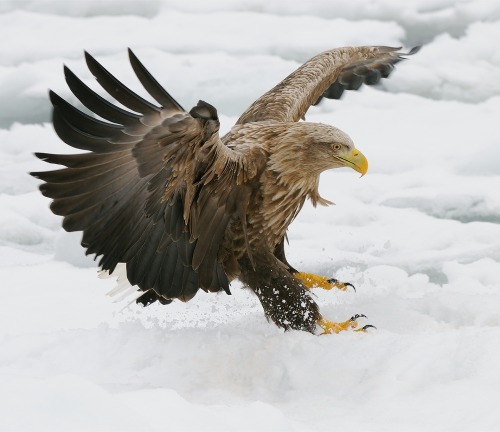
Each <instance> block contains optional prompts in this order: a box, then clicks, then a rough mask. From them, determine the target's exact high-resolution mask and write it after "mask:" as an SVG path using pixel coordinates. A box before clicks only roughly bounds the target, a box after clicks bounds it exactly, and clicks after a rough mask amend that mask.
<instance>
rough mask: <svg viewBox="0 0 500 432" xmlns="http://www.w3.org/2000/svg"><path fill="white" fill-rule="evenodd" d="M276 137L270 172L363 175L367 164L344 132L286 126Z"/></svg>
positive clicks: (313, 125)
mask: <svg viewBox="0 0 500 432" xmlns="http://www.w3.org/2000/svg"><path fill="white" fill-rule="evenodd" d="M286 126H287V127H286V128H283V131H282V132H281V133H280V134H279V135H278V136H277V137H276V140H275V141H274V144H273V145H271V146H270V147H271V148H272V150H273V153H274V154H273V156H272V157H271V160H272V166H273V168H274V169H275V170H276V171H278V172H280V173H281V174H285V173H290V174H292V173H297V171H300V172H301V174H302V175H304V174H309V175H312V176H314V177H316V176H318V175H319V174H320V173H321V172H323V171H326V170H329V169H333V168H341V167H349V168H352V169H354V170H355V171H357V172H359V173H361V176H363V175H365V174H366V172H367V171H368V161H367V160H366V157H365V156H364V155H363V153H361V152H360V151H359V150H358V149H357V148H356V147H355V146H354V143H353V142H352V139H351V138H350V137H349V135H347V134H346V133H345V132H342V131H341V130H340V129H337V128H335V127H333V126H329V125H325V124H322V123H308V122H297V123H288V124H287V125H286Z"/></svg>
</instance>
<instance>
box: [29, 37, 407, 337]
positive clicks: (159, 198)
mask: <svg viewBox="0 0 500 432" xmlns="http://www.w3.org/2000/svg"><path fill="white" fill-rule="evenodd" d="M415 51H416V49H413V50H412V51H410V52H409V53H408V54H412V53H413V52H415ZM129 55H130V62H131V65H132V68H133V69H134V71H135V73H136V75H137V77H138V79H139V81H140V82H141V83H142V85H143V86H144V88H145V89H146V90H147V92H148V93H149V94H150V95H151V97H152V98H153V99H154V100H155V101H156V102H157V103H155V102H152V101H149V100H146V99H144V98H142V97H141V96H139V95H137V94H136V93H134V92H133V91H132V90H130V89H129V88H127V87H126V86H124V85H123V84H122V83H121V82H120V81H118V80H117V79H116V78H115V77H114V76H113V75H111V74H110V73H109V72H108V71H107V70H106V69H105V68H104V67H103V66H101V65H100V64H99V63H98V62H97V61H96V60H95V59H94V58H93V57H92V56H90V55H89V54H88V53H86V54H85V57H86V61H87V65H88V67H89V69H90V71H91V72H92V73H93V74H94V76H95V77H96V79H97V81H98V82H99V84H100V85H101V86H102V87H103V88H104V89H105V90H106V91H107V92H108V93H109V94H110V95H111V96H112V97H113V98H114V99H116V100H117V101H118V102H120V103H121V104H122V105H123V106H125V107H126V109H123V108H120V107H118V106H116V105H114V104H112V103H110V102H109V101H107V100H106V99H104V98H103V97H101V96H99V95H98V94H97V93H95V92H94V91H92V90H91V89H90V88H89V87H87V86H86V85H85V84H84V83H83V82H82V81H81V80H80V79H78V78H77V77H76V76H75V75H74V74H73V73H72V72H71V71H70V70H69V69H68V68H65V69H64V72H65V76H66V81H67V83H68V86H69V87H70V89H71V91H72V92H73V93H74V94H75V96H76V97H77V98H78V99H79V100H80V101H81V102H82V103H83V105H85V106H86V107H87V108H88V109H89V110H91V111H92V112H93V113H95V114H96V115H97V116H99V117H100V118H102V119H103V120H101V119H99V118H97V117H92V116H89V115H87V114H85V113H83V112H81V111H79V110H78V109H76V108H75V107H73V106H72V105H71V104H69V103H68V102H66V101H65V100H63V99H62V98H61V97H59V96H58V95H57V94H55V93H54V92H52V91H51V92H50V99H51V101H52V104H53V106H54V110H53V123H54V127H55V130H56V132H57V134H58V135H59V137H60V138H61V139H62V140H63V141H64V142H65V143H67V144H68V145H70V146H71V147H74V148H77V149H81V150H85V151H86V152H85V153H78V154H71V155H66V154H64V155H62V154H47V153H37V154H36V155H37V156H38V157H39V158H40V159H42V160H44V161H46V162H48V163H51V164H57V165H63V166H65V168H63V169H57V170H53V171H44V172H36V173H32V175H33V176H35V177H37V178H39V179H41V180H43V181H44V183H43V184H42V185H41V186H40V190H41V192H42V193H43V195H45V196H47V197H49V198H51V199H52V200H53V202H52V204H51V209H52V211H53V212H54V213H55V214H57V215H61V216H63V217H64V218H63V227H64V229H65V230H67V231H82V232H83V237H82V245H83V247H85V248H86V249H87V251H86V253H87V254H95V255H96V257H100V260H99V265H100V267H101V268H102V269H103V270H107V271H108V272H109V273H112V272H113V271H114V270H115V269H116V267H117V266H118V265H125V266H126V277H127V279H128V281H129V282H130V284H131V285H136V286H137V287H138V289H139V290H140V291H141V292H142V295H141V296H140V297H138V299H137V301H138V302H139V303H142V304H144V305H148V304H150V303H152V302H155V301H160V302H161V303H163V304H168V303H170V302H171V301H172V300H173V299H181V300H183V301H188V300H190V299H191V298H192V297H193V296H194V295H195V294H196V293H197V291H198V290H199V289H200V288H201V289H202V290H204V291H210V292H218V291H225V292H227V293H228V294H229V292H230V291H229V284H230V282H231V281H232V280H234V279H236V278H237V279H239V280H240V281H241V282H242V283H243V284H244V285H246V286H247V287H249V288H250V289H252V290H253V291H254V292H255V294H256V295H257V297H258V298H259V300H260V302H261V303H262V306H263V308H264V312H265V314H266V316H267V317H268V319H270V320H272V321H273V322H274V323H275V324H276V325H278V326H279V327H282V328H284V329H290V328H291V329H297V330H305V331H309V332H315V331H316V328H317V326H319V327H321V328H322V329H323V332H326V333H331V332H338V331H341V330H344V329H348V328H354V327H356V326H357V322H356V318H358V317H359V315H357V316H355V317H353V318H351V319H350V320H348V321H346V322H344V323H333V322H330V321H328V320H326V319H324V318H323V317H322V316H321V314H320V312H319V309H318V306H317V304H316V303H315V302H314V300H313V299H312V297H311V295H310V293H309V291H308V290H309V288H311V287H313V286H320V287H323V288H327V289H329V288H332V287H338V288H344V289H345V288H346V287H347V286H348V285H350V284H343V283H340V282H338V281H336V280H333V279H328V278H325V277H320V276H316V275H311V274H306V273H300V272H298V271H297V270H296V269H294V268H293V267H292V266H291V265H290V264H289V263H288V262H287V260H286V258H285V253H284V241H285V237H286V231H287V228H288V226H289V225H290V223H291V222H292V221H293V219H294V218H295V217H296V216H297V214H298V212H299V211H300V210H301V208H302V206H303V204H304V202H305V200H306V199H307V198H309V199H310V200H311V201H312V203H313V204H314V205H316V204H318V203H319V204H324V205H326V204H329V202H328V201H327V200H325V199H323V198H322V197H320V195H319V193H318V182H319V176H320V174H321V172H323V171H325V170H328V169H333V168H339V167H350V168H352V169H354V170H356V171H358V172H359V173H361V174H365V173H366V171H367V169H368V163H367V160H366V158H365V157H364V156H363V154H362V153H361V152H360V151H359V150H357V149H356V147H355V146H354V144H353V142H352V140H351V139H350V138H349V136H348V135H347V134H346V133H344V132H342V131H341V130H339V129H337V128H335V127H333V126H328V125H325V124H318V123H309V122H305V121H300V120H301V119H303V118H304V117H305V114H306V112H307V110H308V108H309V107H310V106H311V105H314V104H316V103H318V102H319V101H320V100H321V99H322V98H333V99H337V98H339V97H340V95H341V94H342V92H343V91H344V90H345V89H347V90H356V89H358V88H359V87H360V86H361V85H362V84H363V83H365V84H369V85H371V84H376V83H378V82H379V81H380V79H381V78H386V77H387V76H389V74H390V73H391V71H392V70H393V68H394V65H395V64H396V63H397V62H399V61H400V60H401V59H402V58H403V57H402V56H404V55H406V54H403V53H401V52H400V51H399V48H390V47H347V48H336V49H333V50H330V51H326V52H323V53H321V54H319V55H317V56H315V57H313V58H312V59H311V60H309V61H307V62H306V63H304V64H303V65H302V66H300V67H299V68H298V69H297V70H296V71H294V72H293V73H292V74H291V75H289V76H288V77H287V78H285V79H284V80H283V81H282V82H280V83H279V84H278V85H277V86H276V87H274V88H273V89H271V90H270V91H268V92H267V93H265V94H264V95H263V96H262V97H260V98H259V99H257V100H256V101H255V102H254V103H253V104H252V105H250V107H249V108H248V109H247V110H246V111H245V112H244V113H243V114H242V115H241V117H240V118H239V119H238V121H237V122H236V124H235V125H234V126H233V128H232V129H231V130H230V132H228V133H227V134H226V135H224V136H219V119H218V116H217V111H216V109H215V108H214V107H213V106H211V105H210V104H208V103H206V102H203V101H199V102H198V104H197V105H196V106H195V107H194V108H192V109H191V110H190V111H186V110H184V109H183V108H182V106H181V105H180V104H179V103H178V102H177V101H176V100H175V99H173V98H172V96H170V94H169V93H168V92H167V91H166V90H165V89H164V88H163V87H162V86H161V85H160V84H159V83H158V81H156V79H155V78H153V76H151V74H150V73H149V72H148V71H147V70H146V68H145V67H144V66H143V64H142V63H141V62H140V61H139V60H138V59H137V57H136V56H135V55H134V54H133V53H132V51H129ZM366 327H369V326H365V327H364V328H366Z"/></svg>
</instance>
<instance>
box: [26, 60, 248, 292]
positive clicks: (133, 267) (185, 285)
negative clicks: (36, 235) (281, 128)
mask: <svg viewBox="0 0 500 432" xmlns="http://www.w3.org/2000/svg"><path fill="white" fill-rule="evenodd" d="M129 54H130V62H131V64H132V67H133V69H134V71H135V73H136V75H137V77H138V78H139V80H140V81H141V83H142V84H143V86H144V88H145V89H146V90H147V91H148V93H149V94H150V95H151V96H152V97H153V98H154V99H155V100H156V101H157V102H159V103H160V104H161V106H157V105H155V104H153V103H151V102H149V101H147V100H146V99H143V98H142V97H140V96H139V95H137V94H135V93H134V92H132V91H131V90H130V89H128V88H127V87H126V86H124V85H123V84H122V83H121V82H120V81H118V80H117V79H116V78H115V77H113V76H112V75H111V74H110V73H109V72H108V71H107V70H106V69H105V68H104V67H102V66H101V65H100V64H99V63H98V62H97V61H96V60H95V59H94V58H93V57H91V56H90V55H89V54H87V53H86V61H87V65H88V67H89V69H90V70H91V72H92V73H93V74H94V75H95V77H96V79H97V81H98V82H99V83H100V84H101V86H102V87H103V88H104V89H105V90H106V91H107V92H108V93H109V94H110V95H111V96H113V97H114V98H115V99H116V100H117V101H118V102H120V103H121V104H123V105H124V106H125V107H126V108H128V109H129V110H130V111H129V110H128V109H122V108H119V107H117V106H115V105H113V104H112V103H110V102H108V101H107V100H105V99H104V98H102V97H101V96H99V95H98V94H96V93H95V92H93V91H92V90H91V89H90V88H89V87H87V86H86V85H85V84H84V83H83V82H82V81H80V80H79V79H78V78H77V77H76V76H75V75H74V74H73V73H72V72H71V71H70V70H69V69H67V68H65V76H66V81H67V83H68V85H69V87H70V89H71V90H72V92H73V93H74V94H75V95H76V96H77V97H78V99H80V101H81V102H82V103H83V104H84V105H85V106H86V107H87V108H89V109H90V110H91V111H93V112H94V113H95V114H97V115H99V116H100V117H102V118H104V119H105V120H108V121H102V120H99V119H97V118H94V117H91V116H88V115H86V114H84V113H82V112H81V111H79V110H77V109H76V108H74V107H73V106H72V105H70V104H69V103H67V102H66V101H64V100H63V99H62V98H60V97H59V96H58V95H57V94H55V93H54V92H50V98H51V101H52V104H53V105H54V111H53V123H54V128H55V130H56V132H57V134H58V135H59V137H60V138H61V139H62V140H63V141H64V142H66V143H67V144H69V145H70V146H72V147H74V148H77V149H82V150H87V151H88V152H86V153H80V154H72V155H55V154H46V153H38V154H37V156H38V157H39V158H40V159H42V160H44V161H46V162H49V163H52V164H58V165H64V166H65V167H66V168H64V169H58V170H54V171H45V172H36V173H32V175H33V176H35V177H37V178H39V179H41V180H43V181H44V182H45V183H44V184H42V185H41V186H40V190H41V192H42V193H43V194H44V195H45V196H47V197H49V198H52V199H53V202H52V204H51V209H52V211H53V212H54V213H55V214H57V215H61V216H63V217H64V220H63V227H64V228H65V229H66V230H67V231H83V237H82V245H83V246H84V247H85V248H87V251H86V253H87V254H96V257H98V256H101V258H100V262H99V265H100V266H101V267H102V268H103V269H105V270H108V271H109V272H112V271H113V270H114V269H115V267H116V265H117V264H118V263H126V268H127V278H128V280H129V282H130V283H131V284H132V285H138V286H139V288H140V289H141V290H143V291H149V293H147V294H145V297H147V298H148V299H152V300H154V299H155V298H157V297H158V296H159V297H161V298H162V299H172V298H181V299H183V300H189V299H190V298H192V297H193V296H194V295H195V293H196V292H197V290H198V288H199V287H200V288H202V289H204V290H206V291H219V290H225V291H226V292H228V293H229V288H228V286H229V282H228V279H227V276H226V274H225V273H224V270H223V268H222V266H221V263H219V261H218V259H217V255H218V251H219V248H220V245H221V243H222V241H223V236H224V232H225V230H226V227H227V225H228V223H229V221H230V219H231V218H233V217H238V215H239V214H241V213H242V211H243V210H242V209H243V206H242V205H241V202H240V203H239V205H237V200H236V198H237V197H241V196H244V195H245V194H242V190H241V189H242V188H244V187H245V185H244V183H245V181H246V180H247V178H248V176H249V175H251V173H249V171H248V169H247V168H248V167H247V166H246V164H245V158H244V156H243V155H242V154H238V153H237V152H236V151H233V150H230V149H229V148H227V147H226V146H225V145H224V144H223V143H222V142H221V141H220V138H219V134H218V131H219V120H218V117H217V112H216V110H215V108H213V107H212V106H211V105H209V104H207V103H205V102H202V101H200V102H199V103H198V105H197V106H196V107H194V108H193V109H192V110H191V111H190V112H189V113H187V112H186V111H184V109H183V108H182V107H181V106H180V105H179V104H178V103H177V102H176V101H175V100H174V99H173V98H172V97H171V96H170V95H169V94H168V92H166V91H165V90H164V89H163V88H162V87H161V86H160V84H158V82H157V81H156V80H155V79H154V78H153V77H152V76H151V75H150V74H149V72H148V71H147V70H146V69H145V68H144V66H143V65H142V64H141V63H140V62H139V60H138V59H137V58H136V57H135V55H134V54H133V53H132V52H131V51H130V50H129ZM150 290H152V291H150Z"/></svg>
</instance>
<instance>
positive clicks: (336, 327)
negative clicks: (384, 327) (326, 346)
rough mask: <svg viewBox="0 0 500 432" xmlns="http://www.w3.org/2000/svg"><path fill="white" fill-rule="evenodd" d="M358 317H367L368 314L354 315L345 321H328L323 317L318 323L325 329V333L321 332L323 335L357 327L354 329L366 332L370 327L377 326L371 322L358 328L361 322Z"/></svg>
mask: <svg viewBox="0 0 500 432" xmlns="http://www.w3.org/2000/svg"><path fill="white" fill-rule="evenodd" d="M358 318H366V315H363V314H361V315H358V314H356V315H354V316H353V317H351V318H350V319H348V320H347V321H344V322H332V321H328V320H326V319H324V318H321V319H320V320H319V321H318V325H319V326H320V327H321V328H322V329H323V333H321V334H322V335H324V334H332V333H340V332H341V331H346V330H349V329H356V330H354V331H356V332H364V333H366V331H367V329H369V328H370V327H373V328H376V327H375V326H372V325H370V324H367V325H365V326H363V327H361V328H359V329H358V328H357V327H358V325H359V323H358V321H357V320H358Z"/></svg>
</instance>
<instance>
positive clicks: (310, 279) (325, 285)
mask: <svg viewBox="0 0 500 432" xmlns="http://www.w3.org/2000/svg"><path fill="white" fill-rule="evenodd" d="M294 276H295V277H296V278H297V279H299V280H300V281H301V282H302V283H303V284H304V285H305V287H306V288H309V289H311V288H322V289H324V290H331V289H333V288H336V289H339V290H341V291H347V290H348V289H349V287H351V288H352V289H353V290H354V291H356V288H355V287H354V285H353V284H352V283H349V282H340V281H339V280H337V279H334V278H328V277H326V276H318V275H315V274H313V273H303V272H300V273H295V274H294Z"/></svg>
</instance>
